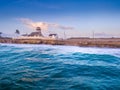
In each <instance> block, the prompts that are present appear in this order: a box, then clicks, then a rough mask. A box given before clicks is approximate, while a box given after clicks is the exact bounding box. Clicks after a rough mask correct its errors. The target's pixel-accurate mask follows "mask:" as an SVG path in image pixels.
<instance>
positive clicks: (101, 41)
mask: <svg viewBox="0 0 120 90" xmlns="http://www.w3.org/2000/svg"><path fill="white" fill-rule="evenodd" d="M0 43H16V44H50V45H71V46H85V47H112V48H120V38H95V39H92V38H79V39H72V38H71V39H67V40H42V39H12V38H0Z"/></svg>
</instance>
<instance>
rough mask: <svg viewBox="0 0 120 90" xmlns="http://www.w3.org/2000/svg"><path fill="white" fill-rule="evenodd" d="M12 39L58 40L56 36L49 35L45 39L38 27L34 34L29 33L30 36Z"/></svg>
mask: <svg viewBox="0 0 120 90" xmlns="http://www.w3.org/2000/svg"><path fill="white" fill-rule="evenodd" d="M14 39H45V40H49V39H50V40H56V39H58V35H57V34H49V36H48V37H45V36H44V35H43V34H42V32H41V28H40V27H36V31H35V32H31V33H30V34H23V35H22V36H20V37H16V38H14Z"/></svg>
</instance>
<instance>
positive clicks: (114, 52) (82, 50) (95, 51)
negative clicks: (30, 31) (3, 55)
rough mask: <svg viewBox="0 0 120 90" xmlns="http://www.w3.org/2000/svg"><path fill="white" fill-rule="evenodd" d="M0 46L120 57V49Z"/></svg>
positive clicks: (22, 45) (58, 52)
mask: <svg viewBox="0 0 120 90" xmlns="http://www.w3.org/2000/svg"><path fill="white" fill-rule="evenodd" d="M0 45H1V46H12V47H17V48H23V50H22V51H24V50H25V51H31V50H46V49H51V50H52V51H54V52H55V53H56V54H68V53H77V52H79V53H87V54H108V55H113V56H117V57H120V48H97V47H77V46H59V45H56V46H53V45H35V44H0ZM48 52H49V51H48Z"/></svg>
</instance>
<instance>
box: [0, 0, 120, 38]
mask: <svg viewBox="0 0 120 90" xmlns="http://www.w3.org/2000/svg"><path fill="white" fill-rule="evenodd" d="M36 26H40V27H42V33H43V34H44V35H45V36H47V35H48V34H49V33H57V34H58V35H59V37H64V33H65V34H66V37H68V38H69V37H92V35H93V32H94V34H95V37H120V0H0V32H3V33H7V34H13V33H14V32H15V30H16V29H19V30H20V32H21V34H24V33H30V32H33V31H35V27H36ZM31 27H32V28H31Z"/></svg>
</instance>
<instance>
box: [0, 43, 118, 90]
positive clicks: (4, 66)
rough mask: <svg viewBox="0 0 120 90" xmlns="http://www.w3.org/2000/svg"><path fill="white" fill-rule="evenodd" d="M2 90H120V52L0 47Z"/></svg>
mask: <svg viewBox="0 0 120 90" xmlns="http://www.w3.org/2000/svg"><path fill="white" fill-rule="evenodd" d="M0 90H120V48H116V49H113V48H90V47H74V46H52V45H24V44H21V45H20V44H0Z"/></svg>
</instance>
